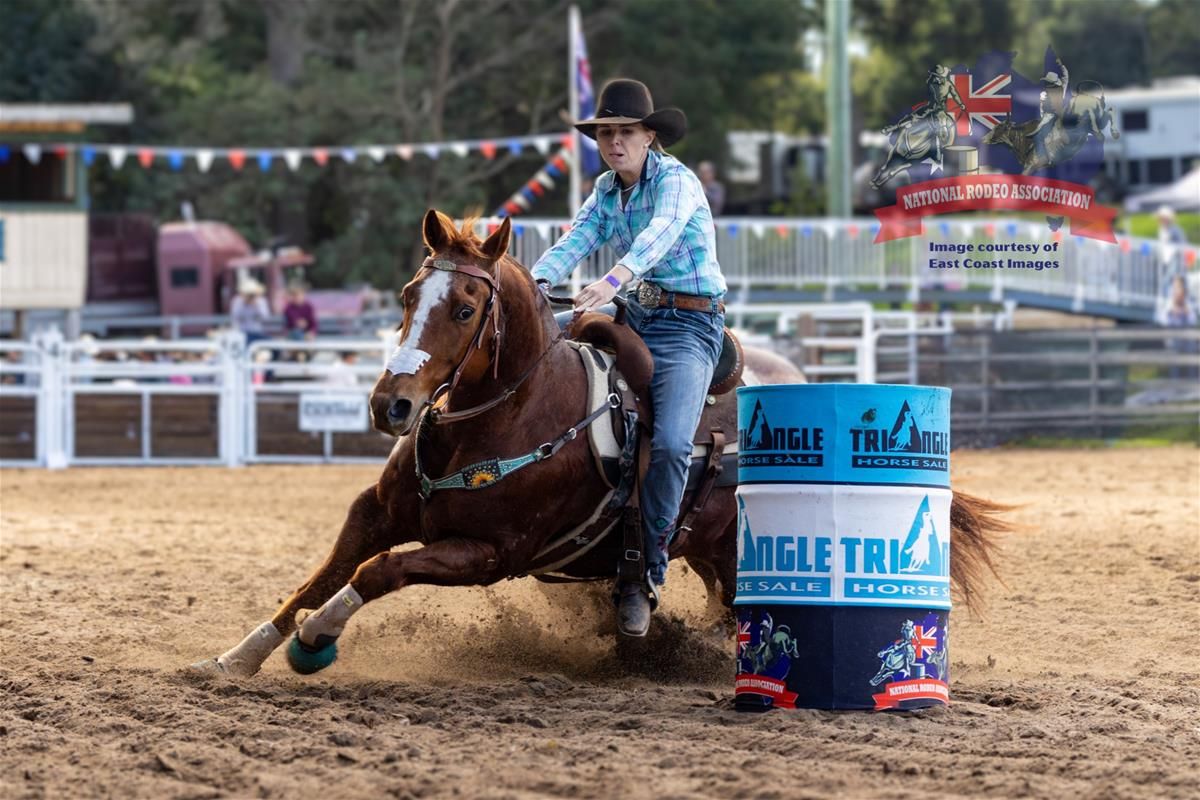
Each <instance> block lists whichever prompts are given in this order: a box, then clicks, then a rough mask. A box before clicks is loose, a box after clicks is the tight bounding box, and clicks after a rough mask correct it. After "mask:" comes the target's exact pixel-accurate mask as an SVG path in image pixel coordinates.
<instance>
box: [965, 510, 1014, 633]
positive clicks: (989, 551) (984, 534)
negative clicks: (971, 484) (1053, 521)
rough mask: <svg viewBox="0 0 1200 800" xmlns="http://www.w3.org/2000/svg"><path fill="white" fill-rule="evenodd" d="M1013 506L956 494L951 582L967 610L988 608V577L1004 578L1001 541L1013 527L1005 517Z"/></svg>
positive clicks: (978, 610) (976, 611)
mask: <svg viewBox="0 0 1200 800" xmlns="http://www.w3.org/2000/svg"><path fill="white" fill-rule="evenodd" d="M1011 510H1012V506H1006V505H1002V504H1000V503H993V502H992V501H990V500H984V499H983V498H980V497H974V496H972V495H969V494H963V493H962V492H955V493H954V499H953V501H952V503H951V505H950V550H951V556H950V582H951V585H952V586H953V587H954V590H955V592H956V593H957V594H958V596H959V598H960V599H961V600H962V601H963V602H965V603H966V604H967V608H968V609H970V610H971V611H972V612H974V613H976V614H978V613H980V612H982V610H983V606H984V602H983V601H984V586H985V582H986V580H987V575H988V573H991V574H992V575H994V576H996V577H997V578H999V577H1000V572H999V568H998V562H999V560H1000V539H1001V537H1002V536H1003V535H1004V534H1006V533H1008V532H1010V531H1012V529H1013V526H1012V524H1011V523H1010V522H1008V521H1006V520H1004V519H1003V518H1002V515H1003V514H1004V513H1005V512H1008V511H1011Z"/></svg>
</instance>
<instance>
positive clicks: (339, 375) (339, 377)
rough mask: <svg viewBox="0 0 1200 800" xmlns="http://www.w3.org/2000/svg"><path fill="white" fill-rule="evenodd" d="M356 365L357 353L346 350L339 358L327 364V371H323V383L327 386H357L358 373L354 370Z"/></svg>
mask: <svg viewBox="0 0 1200 800" xmlns="http://www.w3.org/2000/svg"><path fill="white" fill-rule="evenodd" d="M357 366H358V353H356V352H355V351H353V350H346V351H345V352H343V353H342V355H341V357H340V358H338V359H337V360H336V361H334V362H333V363H332V364H330V365H329V371H328V372H326V373H325V383H326V384H327V385H329V386H342V387H345V388H348V389H353V388H354V387H356V386H358V373H357V371H356V370H355V367H357Z"/></svg>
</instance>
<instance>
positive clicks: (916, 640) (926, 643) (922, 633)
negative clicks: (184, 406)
mask: <svg viewBox="0 0 1200 800" xmlns="http://www.w3.org/2000/svg"><path fill="white" fill-rule="evenodd" d="M912 645H913V647H915V648H916V650H917V658H918V659H921V658H924V657H925V651H926V650H937V626H936V625H931V626H929V627H928V628H926V627H925V626H924V625H917V626H915V629H914V631H913V637H912Z"/></svg>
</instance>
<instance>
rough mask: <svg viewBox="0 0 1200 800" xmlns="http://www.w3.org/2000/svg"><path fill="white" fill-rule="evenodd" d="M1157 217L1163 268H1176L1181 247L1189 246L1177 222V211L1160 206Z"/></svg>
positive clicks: (1159, 250) (1159, 251) (1159, 249)
mask: <svg viewBox="0 0 1200 800" xmlns="http://www.w3.org/2000/svg"><path fill="white" fill-rule="evenodd" d="M1155 217H1156V218H1157V219H1158V253H1159V258H1161V259H1162V264H1163V266H1164V267H1166V268H1168V269H1170V268H1171V267H1172V266H1176V256H1177V255H1178V254H1179V253H1180V247H1181V246H1182V245H1185V244H1187V237H1186V236H1184V235H1183V228H1180V227H1179V223H1178V222H1176V221H1175V211H1174V209H1172V208H1171V207H1170V206H1159V207H1158V213H1156V214H1155Z"/></svg>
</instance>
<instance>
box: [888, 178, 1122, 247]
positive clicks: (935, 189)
mask: <svg viewBox="0 0 1200 800" xmlns="http://www.w3.org/2000/svg"><path fill="white" fill-rule="evenodd" d="M997 208H1000V209H1009V210H1013V211H1039V212H1042V213H1044V214H1047V215H1048V216H1052V217H1068V218H1070V220H1071V233H1073V234H1074V235H1076V236H1086V237H1088V238H1089V239H1099V240H1101V241H1105V242H1112V243H1113V244H1116V242H1117V238H1116V236H1114V235H1113V220H1114V219H1116V216H1117V210H1116V209H1115V208H1108V207H1106V206H1102V205H1100V204H1099V203H1097V202H1096V196H1095V193H1094V192H1093V191H1092V190H1091V189H1090V188H1088V187H1087V186H1082V185H1080V184H1078V183H1069V182H1067V181H1058V180H1053V179H1051V178H1036V177H1033V176H1030V175H960V176H958V177H954V178H939V179H937V180H934V181H922V182H921V183H917V184H913V185H912V186H905V187H904V188H902V189H899V190H898V191H897V192H896V205H894V206H886V207H885V208H878V209H876V210H875V216H876V217H878V218H879V222H880V226H879V233H878V234H876V236H875V243H876V244H878V243H880V242H887V241H890V240H892V239H903V238H905V237H907V236H919V235H920V234H922V233H924V232H925V226H924V224H923V222H922V218H923V217H928V216H933V215H934V214H955V213H959V212H962V211H978V210H980V209H997Z"/></svg>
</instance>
